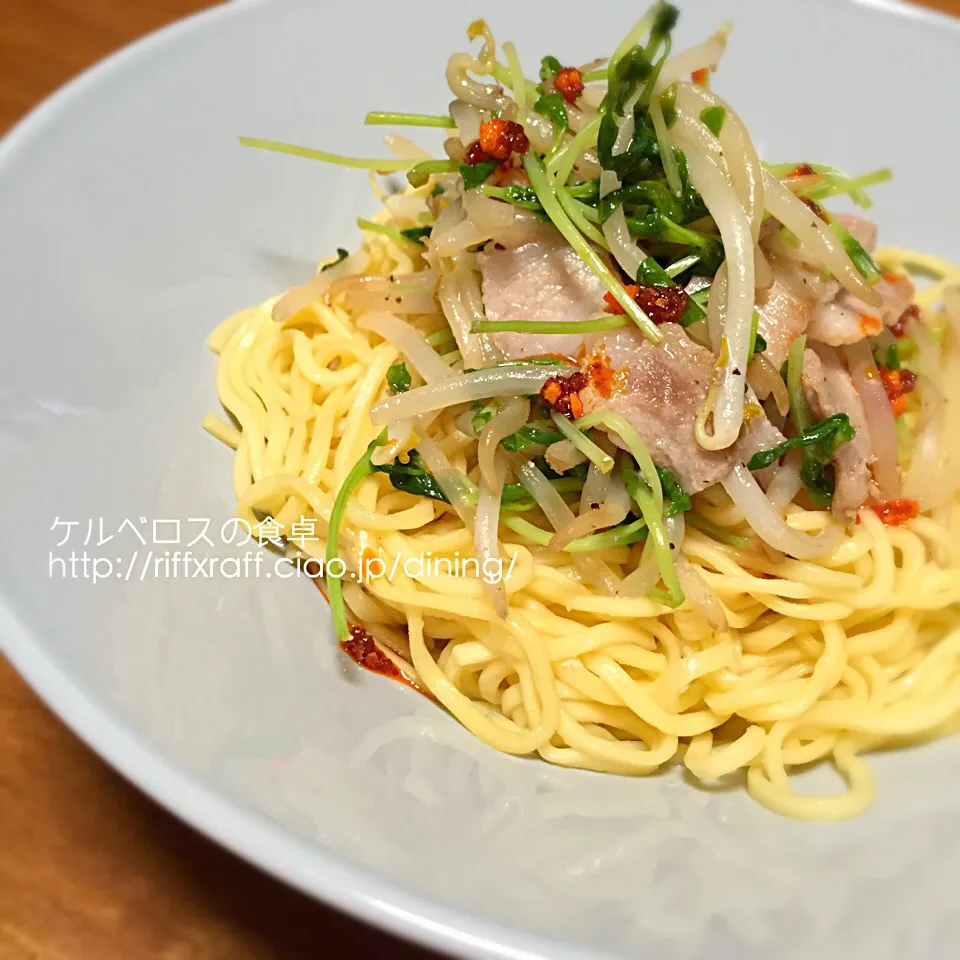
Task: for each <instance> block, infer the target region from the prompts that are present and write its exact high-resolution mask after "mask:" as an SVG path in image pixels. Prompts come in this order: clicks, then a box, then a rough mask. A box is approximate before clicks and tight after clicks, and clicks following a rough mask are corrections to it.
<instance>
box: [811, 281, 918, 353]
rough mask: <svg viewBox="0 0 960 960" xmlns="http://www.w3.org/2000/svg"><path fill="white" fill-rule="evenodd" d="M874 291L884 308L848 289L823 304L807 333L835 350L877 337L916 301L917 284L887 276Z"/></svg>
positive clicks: (812, 338)
mask: <svg viewBox="0 0 960 960" xmlns="http://www.w3.org/2000/svg"><path fill="white" fill-rule="evenodd" d="M874 289H875V290H876V291H877V292H878V293H879V294H880V295H881V296H882V297H883V304H882V305H881V306H880V307H872V306H870V305H869V304H867V303H864V302H863V301H862V300H860V299H858V298H857V297H855V296H853V294H851V293H849V292H848V291H847V290H841V291H840V292H839V293H838V294H837V296H836V297H835V298H834V299H833V300H831V301H830V302H829V303H824V304H821V305H820V306H819V307H818V308H817V309H816V310H815V311H814V314H813V319H812V320H811V321H810V326H809V328H808V330H807V333H808V334H809V336H810V339H811V340H817V341H819V342H820V343H826V344H829V345H830V346H832V347H839V346H842V345H843V344H847V343H857V342H858V341H859V340H862V339H863V338H864V337H873V336H876V335H877V334H878V333H879V332H880V331H881V330H882V329H883V328H884V326H888V327H892V326H893V325H894V324H895V323H896V322H897V320H899V319H900V317H901V315H902V314H903V311H904V310H906V309H907V307H909V306H910V304H911V303H912V302H913V293H914V288H913V284H912V283H911V282H910V279H909V278H908V277H906V276H904V275H900V274H891V275H884V276H883V277H881V278H880V279H879V280H878V281H877V283H876V284H875V286H874Z"/></svg>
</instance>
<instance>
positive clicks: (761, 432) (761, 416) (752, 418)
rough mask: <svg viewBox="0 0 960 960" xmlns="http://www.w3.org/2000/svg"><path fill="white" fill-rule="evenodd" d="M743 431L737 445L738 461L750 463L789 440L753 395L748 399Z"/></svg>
mask: <svg viewBox="0 0 960 960" xmlns="http://www.w3.org/2000/svg"><path fill="white" fill-rule="evenodd" d="M743 419H744V423H743V429H742V430H741V431H740V439H739V440H738V441H737V444H736V451H737V459H738V460H742V461H743V462H744V463H749V462H750V458H751V457H752V456H753V455H754V454H755V453H760V451H761V450H770V449H772V448H773V447H776V446H778V445H779V444H781V443H783V441H784V440H786V439H787V438H786V437H785V436H784V435H783V434H782V433H781V432H780V431H779V430H778V429H777V428H776V427H775V426H774V425H773V424H772V423H771V422H770V421H769V420H768V419H767V416H766V414H765V413H764V412H763V408H762V407H761V406H760V404H759V403H758V402H757V400H756V397H755V396H753V395H752V391H751V395H750V396H748V398H747V405H746V408H745V410H744V418H743Z"/></svg>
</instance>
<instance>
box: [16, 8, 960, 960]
mask: <svg viewBox="0 0 960 960" xmlns="http://www.w3.org/2000/svg"><path fill="white" fill-rule="evenodd" d="M927 3H928V5H929V6H932V7H937V8H939V9H941V10H946V11H949V12H953V13H960V0H927ZM209 5H210V4H208V3H205V2H203V0H0V134H2V132H3V131H5V130H6V129H7V128H8V127H9V126H10V125H11V124H12V123H14V122H15V121H16V120H17V119H18V118H19V117H20V116H22V115H23V114H24V113H26V111H27V110H29V109H30V108H31V107H32V106H33V105H34V104H36V103H37V102H38V101H39V100H40V99H42V98H43V97H44V96H46V95H47V94H48V93H50V92H52V91H53V90H54V89H55V88H56V87H58V86H59V85H60V84H62V83H63V82H64V81H65V80H67V79H68V78H69V77H71V76H72V75H73V74H75V73H77V72H78V71H79V70H81V69H82V68H84V67H85V66H87V65H88V64H90V63H93V62H94V61H95V60H98V59H100V58H101V57H103V56H105V55H106V54H108V53H109V52H110V51H111V50H114V49H116V48H117V47H119V46H122V45H123V44H124V43H127V42H128V41H130V40H133V39H134V38H135V37H138V36H140V35H141V34H143V33H145V32H146V31H148V30H151V29H153V28H155V27H158V26H160V25H162V24H164V23H168V22H169V21H171V20H174V19H176V18H178V17H181V16H184V15H185V14H188V13H191V12H192V11H194V10H198V9H200V8H201V7H205V6H209ZM387 952H389V955H390V957H391V960H414V958H419V960H426V958H428V957H429V956H431V955H430V954H428V953H426V952H425V951H422V950H418V949H416V948H414V947H410V946H407V945H406V944H403V943H400V942H399V941H397V940H394V939H393V938H391V937H387V936H385V935H383V934H380V933H378V932H375V931H373V930H370V929H368V928H366V927H364V926H363V925H361V924H359V923H356V922H355V921H353V920H350V919H348V918H346V917H344V916H342V915H341V914H339V913H336V912H335V911H333V910H329V909H327V908H325V907H322V906H320V905H319V904H316V903H314V902H313V901H311V900H309V899H308V898H306V897H304V896H301V895H300V894H298V893H295V892H293V891H292V890H289V889H288V888H286V887H284V886H283V885H282V884H279V883H277V882H275V881H273V880H271V879H269V878H268V877H266V876H264V875H263V874H261V873H260V872H259V871H257V870H255V869H254V868H252V867H250V866H248V865H247V864H245V863H243V862H242V861H240V860H238V859H237V858H235V857H233V856H232V855H231V854H229V853H226V852H224V851H223V850H221V849H220V848H219V847H217V846H215V845H214V844H212V843H210V842H209V841H207V840H206V839H204V838H203V837H201V836H200V835H198V834H197V833H195V832H194V831H192V830H191V829H190V828H189V827H186V826H184V825H183V824H181V823H180V822H179V821H177V820H176V819H174V818H173V817H171V816H170V815H169V814H167V813H166V812H164V811H163V810H161V809H160V808H159V807H158V806H156V805H155V804H154V803H153V802H152V801H151V800H149V799H147V798H146V797H145V796H144V795H143V794H141V793H140V792H139V791H138V790H136V789H135V788H133V787H131V786H130V785H129V784H127V783H126V782H125V781H124V780H122V779H121V778H120V777H119V776H118V775H117V774H115V773H114V772H113V771H112V770H111V769H110V768H109V767H107V766H106V765H105V764H104V763H102V762H101V761H100V760H99V759H98V758H97V757H96V756H94V754H93V753H91V752H90V751H89V750H88V749H87V748H86V747H85V746H84V745H83V744H81V743H80V741H79V740H77V738H76V737H74V736H73V734H72V733H70V732H69V731H68V730H67V729H66V728H65V727H64V726H63V724H61V723H60V722H59V721H58V720H57V719H56V718H55V717H54V716H53V715H52V714H51V713H50V712H49V711H48V710H47V709H46V708H45V707H44V706H43V704H41V703H40V701H39V700H38V699H37V697H36V696H35V695H34V694H33V693H32V692H31V691H30V690H29V688H28V687H27V686H26V685H25V684H24V683H23V681H22V680H20V678H19V677H18V676H17V674H16V673H15V672H14V671H13V669H12V668H11V667H10V666H9V664H8V663H7V662H6V661H5V660H3V658H2V657H0V960H80V958H83V960H87V958H94V960H113V958H117V960H121V958H122V960H138V958H150V960H155V958H157V960H213V958H217V960H220V958H223V960H228V958H229V960H245V958H251V960H266V958H283V960H286V958H301V957H302V958H308V957H309V958H314V957H318V956H334V957H341V956H347V955H348V953H359V954H360V955H361V956H365V955H379V954H381V953H382V954H386V953H387Z"/></svg>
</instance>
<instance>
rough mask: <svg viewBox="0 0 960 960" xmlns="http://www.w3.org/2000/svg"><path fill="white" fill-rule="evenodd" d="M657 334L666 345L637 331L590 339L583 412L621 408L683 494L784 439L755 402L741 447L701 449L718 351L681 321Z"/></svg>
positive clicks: (711, 481) (603, 335) (626, 329)
mask: <svg viewBox="0 0 960 960" xmlns="http://www.w3.org/2000/svg"><path fill="white" fill-rule="evenodd" d="M660 332H661V333H662V334H663V342H662V343H661V344H658V345H654V344H652V343H650V341H649V340H647V339H645V338H644V336H643V335H642V334H641V333H640V331H639V330H634V329H632V328H625V329H623V330H617V331H616V332H614V333H605V334H595V335H594V336H592V337H590V338H589V340H588V343H587V356H586V358H585V360H584V369H585V370H586V371H587V373H588V377H589V381H590V382H589V385H588V386H586V387H584V388H583V389H582V390H581V391H580V401H581V403H582V404H583V409H584V413H591V412H593V411H597V410H611V411H613V412H615V413H619V414H620V415H621V416H622V417H623V418H624V419H625V420H626V421H627V422H628V423H630V424H631V425H632V426H633V427H634V429H635V430H636V431H637V433H638V434H640V438H641V439H642V440H643V442H644V443H645V444H646V446H647V449H648V450H649V451H650V455H651V456H652V457H653V459H654V462H655V463H656V464H657V465H658V466H661V467H665V468H666V469H668V470H670V471H671V472H672V473H673V474H674V476H675V477H676V478H677V480H678V481H679V482H680V484H681V485H682V486H683V488H684V489H685V490H686V491H688V492H689V493H696V492H698V491H699V490H703V489H705V488H706V487H709V486H710V485H711V484H714V483H717V482H718V481H720V480H722V479H723V477H724V476H725V475H726V474H727V473H728V472H729V471H730V469H731V467H733V465H734V464H735V463H737V462H739V461H740V460H741V459H749V457H750V456H752V454H753V453H755V452H756V451H757V450H761V449H766V448H767V447H772V446H775V445H776V444H777V443H780V442H781V441H782V440H783V437H782V436H781V435H780V433H779V431H778V430H776V428H774V427H773V425H772V424H771V423H770V422H769V421H768V420H767V418H766V417H765V416H764V415H763V412H762V410H761V409H760V407H759V405H758V404H754V405H752V406H754V407H755V409H753V410H751V413H752V414H753V416H752V417H751V419H750V422H749V423H748V424H747V426H746V427H745V428H744V434H743V436H742V438H741V440H740V441H739V442H738V443H737V444H735V445H734V446H732V447H730V448H729V449H727V450H704V449H703V448H702V447H700V446H699V445H698V444H697V440H696V436H695V435H694V423H695V421H696V418H697V413H698V411H699V410H700V408H701V406H703V403H704V401H705V400H706V396H707V388H708V387H709V385H710V377H711V375H712V373H713V366H714V357H713V354H711V353H710V351H709V350H707V349H705V348H704V347H701V346H700V345H698V344H696V343H694V342H693V341H692V340H691V339H690V338H689V337H688V336H687V335H686V333H684V331H683V328H682V327H680V326H679V324H676V323H664V324H661V326H660ZM764 425H765V427H764ZM613 439H614V440H615V441H616V442H617V443H620V441H619V438H617V437H616V436H614V437H613ZM741 445H745V446H744V448H743V449H741Z"/></svg>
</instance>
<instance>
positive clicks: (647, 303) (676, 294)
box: [603, 283, 690, 323]
mask: <svg viewBox="0 0 960 960" xmlns="http://www.w3.org/2000/svg"><path fill="white" fill-rule="evenodd" d="M623 289H624V290H625V291H626V293H627V296H629V297H630V298H631V299H633V300H636V302H637V304H638V306H639V307H640V309H641V310H643V312H644V313H645V314H646V315H647V316H648V317H649V318H650V319H651V320H652V321H653V322H654V323H676V322H677V321H678V320H679V319H680V318H681V317H682V316H683V314H684V311H685V310H686V309H687V306H688V304H689V303H690V295H689V294H688V293H687V292H686V290H684V289H683V288H682V287H657V286H650V287H638V286H636V285H635V284H632V283H631V284H628V285H626V286H625V287H624V288H623ZM603 299H604V302H605V303H606V304H607V306H606V307H605V308H604V309H605V310H606V312H607V313H612V314H614V316H619V315H620V314H622V313H625V312H626V311H625V310H624V309H623V307H622V306H621V305H620V303H619V302H618V301H617V299H616V297H614V295H613V294H612V293H605V294H604V295H603Z"/></svg>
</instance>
